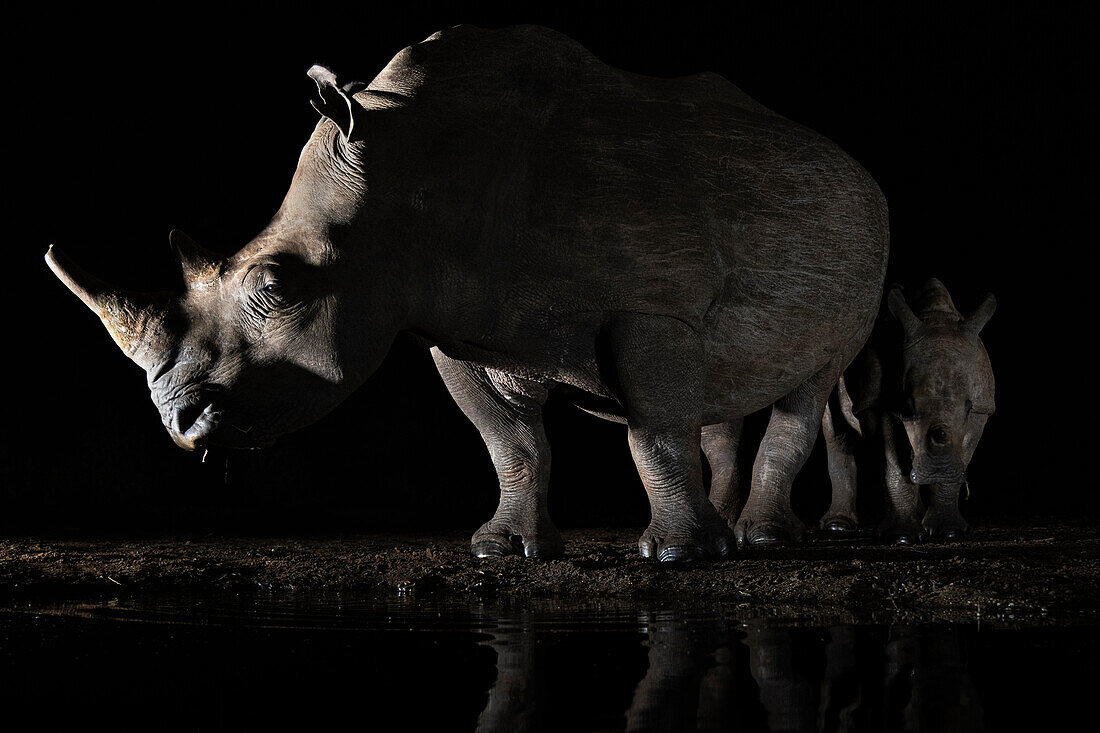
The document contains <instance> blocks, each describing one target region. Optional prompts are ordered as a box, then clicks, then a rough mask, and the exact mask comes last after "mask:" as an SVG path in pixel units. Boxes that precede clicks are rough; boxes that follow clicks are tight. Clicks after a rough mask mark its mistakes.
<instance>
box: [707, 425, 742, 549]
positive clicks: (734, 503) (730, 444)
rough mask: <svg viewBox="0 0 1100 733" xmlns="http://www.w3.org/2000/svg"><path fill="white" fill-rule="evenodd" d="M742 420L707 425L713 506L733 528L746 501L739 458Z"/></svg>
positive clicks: (711, 500)
mask: <svg viewBox="0 0 1100 733" xmlns="http://www.w3.org/2000/svg"><path fill="white" fill-rule="evenodd" d="M742 425H743V421H742V420H731V421H730V422H724V423H718V424H717V425H704V426H703V434H702V444H703V455H705V456H706V457H707V463H708V464H710V493H709V494H708V497H709V498H710V503H711V504H713V505H714V508H715V509H717V510H718V514H720V515H721V516H722V518H723V519H725V520H726V524H728V525H729V526H730V527H731V528H732V527H733V525H734V524H736V523H737V517H738V516H739V515H740V514H741V507H743V506H744V505H745V497H744V496H743V494H742V487H741V464H740V460H739V457H738V451H739V446H740V443H741V428H742Z"/></svg>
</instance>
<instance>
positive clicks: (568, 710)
mask: <svg viewBox="0 0 1100 733" xmlns="http://www.w3.org/2000/svg"><path fill="white" fill-rule="evenodd" d="M739 613H740V614H741V615H740V616H739ZM742 616H744V613H743V609H738V608H723V607H721V606H717V605H716V606H713V607H706V606H704V607H702V608H698V609H696V608H693V607H692V608H690V609H688V610H685V608H684V606H683V603H679V604H667V603H666V604H662V603H660V602H654V603H651V604H645V603H641V604H639V603H637V602H621V601H607V602H590V603H580V604H578V603H576V602H570V603H565V602H555V601H545V600H544V601H531V602H527V603H522V604H509V605H501V604H494V603H455V602H443V601H432V600H424V599H417V598H411V597H397V598H392V599H377V598H361V597H358V598H357V597H351V596H342V595H333V596H315V595H303V596H295V595H286V594H272V595H232V594H225V595H203V596H175V597H167V598H159V599H130V600H121V599H113V600H104V601H99V602H95V603H81V604H68V605H52V606H45V605H28V604H25V603H23V604H13V605H11V606H10V610H8V611H6V612H3V613H0V670H2V676H3V679H2V680H0V681H2V691H0V696H2V697H3V699H4V709H5V711H6V712H9V713H11V712H13V711H18V710H20V709H22V711H23V712H28V713H31V714H33V715H34V716H35V717H34V719H35V720H37V721H38V725H36V728H38V729H42V730H45V729H53V728H57V727H60V726H80V727H87V726H89V725H93V724H94V725H95V726H96V727H98V725H111V726H112V727H124V728H143V729H184V730H211V729H247V730H263V729H271V730H283V729H288V728H295V729H300V730H309V729H314V728H317V727H320V726H324V727H326V728H327V727H332V726H335V725H337V724H339V725H340V726H341V727H344V726H348V727H352V728H356V729H362V730H372V731H373V730H411V731H419V730H440V731H467V730H480V731H573V730H577V731H607V730H616V731H620V730H628V731H694V730H699V731H765V730H767V731H843V730H868V731H908V730H913V731H917V730H929V731H948V730H959V731H969V730H990V731H997V730H1020V729H1023V728H1025V727H1028V726H1041V727H1042V728H1050V727H1051V726H1054V728H1055V729H1058V728H1059V727H1060V726H1059V722H1060V721H1070V720H1073V719H1074V718H1075V717H1076V716H1078V715H1083V714H1094V713H1095V711H1096V702H1095V701H1094V700H1093V699H1092V698H1091V697H1090V696H1091V695H1092V694H1093V690H1094V688H1095V685H1096V682H1097V681H1098V680H1097V658H1098V657H1097V653H1098V652H1100V635H1098V634H1097V630H1096V629H1093V628H1074V629H1031V630H1027V629H1025V630H1005V629H994V628H989V627H985V628H980V629H979V628H978V627H977V626H969V625H953V624H936V623H930V624H920V625H902V624H895V625H834V626H822V625H815V624H814V623H812V622H807V621H804V620H798V619H767V620H761V619H751V618H742Z"/></svg>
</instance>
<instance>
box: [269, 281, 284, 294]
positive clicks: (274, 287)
mask: <svg viewBox="0 0 1100 733" xmlns="http://www.w3.org/2000/svg"><path fill="white" fill-rule="evenodd" d="M264 292H267V293H270V294H271V295H276V296H278V295H282V294H283V286H282V285H280V284H279V283H276V282H270V283H268V284H267V285H264Z"/></svg>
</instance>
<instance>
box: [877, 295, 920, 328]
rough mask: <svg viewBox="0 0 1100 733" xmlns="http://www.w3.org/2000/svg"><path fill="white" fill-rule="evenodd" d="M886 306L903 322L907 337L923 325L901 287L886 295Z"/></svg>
mask: <svg viewBox="0 0 1100 733" xmlns="http://www.w3.org/2000/svg"><path fill="white" fill-rule="evenodd" d="M886 306H887V307H888V308H889V309H890V313H891V314H893V316H894V318H896V319H897V320H898V322H899V323H900V324H901V328H902V330H903V331H905V336H906V337H907V338H909V337H912V336H913V334H915V333H916V332H917V330H918V329H920V327H921V325H923V324H922V323H921V320H920V318H917V315H916V314H915V313H913V309H912V308H910V307H909V304H908V303H906V302H905V296H904V295H902V292H901V288H891V289H890V294H889V295H887V296H886Z"/></svg>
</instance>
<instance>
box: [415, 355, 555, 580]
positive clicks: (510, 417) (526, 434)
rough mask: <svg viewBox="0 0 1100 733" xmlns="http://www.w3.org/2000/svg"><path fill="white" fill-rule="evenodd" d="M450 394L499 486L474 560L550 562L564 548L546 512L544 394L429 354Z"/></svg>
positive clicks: (476, 367) (547, 464)
mask: <svg viewBox="0 0 1100 733" xmlns="http://www.w3.org/2000/svg"><path fill="white" fill-rule="evenodd" d="M432 357H433V358H434V359H435V364H436V368H437V369H438V370H439V374H440V375H441V376H442V377H443V382H444V383H445V384H446V385H447V389H448V391H450V393H451V396H452V397H453V398H454V400H455V402H456V403H458V406H459V408H461V409H462V412H463V413H465V415H466V417H468V418H469V419H470V422H472V423H473V424H474V426H475V427H476V428H477V429H478V431H479V432H480V433H481V437H482V440H484V441H485V445H486V447H488V449H489V455H490V456H491V457H492V460H493V466H494V467H495V468H496V472H497V478H498V479H499V481H500V503H499V504H498V505H497V510H496V512H495V513H494V514H493V518H492V519H490V520H489V521H488V522H486V523H485V524H483V525H482V526H481V528H480V529H478V531H477V532H475V533H474V536H473V538H472V539H471V542H470V550H471V552H473V554H474V555H476V556H477V557H497V556H503V555H525V556H527V557H533V558H542V559H545V558H552V557H557V556H559V555H561V554H562V553H563V552H564V549H565V546H564V544H563V542H562V539H561V532H559V531H558V528H557V527H555V526H554V523H553V522H552V521H551V520H550V514H549V512H548V511H547V507H546V496H547V490H548V488H549V484H550V444H549V443H548V442H547V440H546V432H545V431H544V430H543V426H542V404H543V402H545V401H546V390H545V388H544V387H543V386H542V385H540V384H537V383H535V382H529V381H526V380H518V379H515V378H513V377H509V376H507V375H503V374H497V373H494V372H491V371H490V370H488V369H486V368H485V367H482V366H480V365H477V364H473V363H471V362H466V361H459V360H457V359H451V358H450V357H448V356H446V355H444V354H443V353H442V352H441V351H440V350H439V349H438V348H433V349H432Z"/></svg>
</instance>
